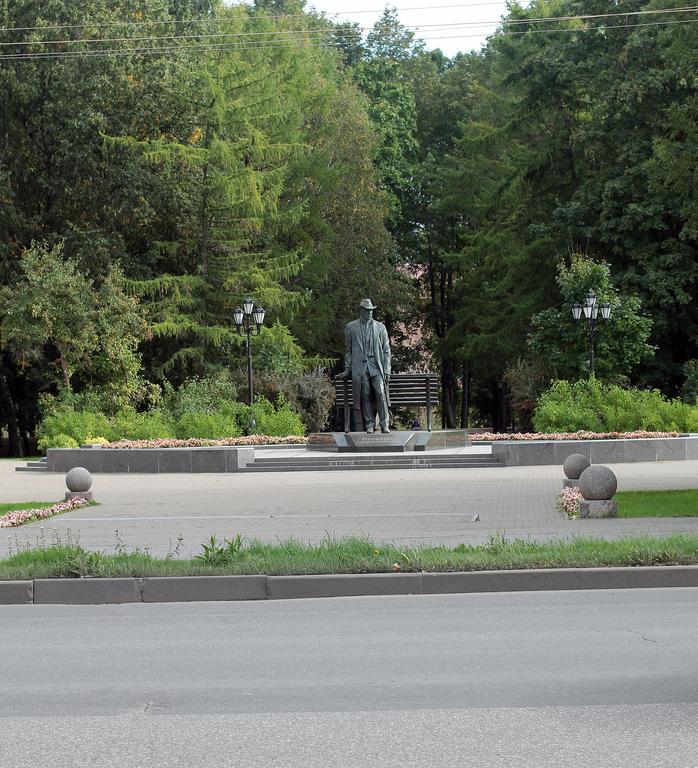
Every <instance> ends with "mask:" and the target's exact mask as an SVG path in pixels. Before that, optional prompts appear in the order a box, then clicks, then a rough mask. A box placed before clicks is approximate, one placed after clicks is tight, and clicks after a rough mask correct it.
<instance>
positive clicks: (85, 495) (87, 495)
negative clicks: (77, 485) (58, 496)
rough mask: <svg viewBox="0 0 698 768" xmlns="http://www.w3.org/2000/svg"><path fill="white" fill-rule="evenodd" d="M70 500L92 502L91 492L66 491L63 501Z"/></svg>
mask: <svg viewBox="0 0 698 768" xmlns="http://www.w3.org/2000/svg"><path fill="white" fill-rule="evenodd" d="M71 499H85V501H92V491H66V492H65V500H66V501H70V500H71Z"/></svg>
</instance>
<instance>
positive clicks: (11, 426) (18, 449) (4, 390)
mask: <svg viewBox="0 0 698 768" xmlns="http://www.w3.org/2000/svg"><path fill="white" fill-rule="evenodd" d="M0 399H1V400H2V406H3V410H4V411H5V414H6V417H7V434H8V437H9V440H8V452H9V455H10V456H17V457H19V458H20V459H21V458H22V457H23V456H24V451H23V450H22V440H21V439H20V434H19V427H18V426H17V412H16V411H15V403H14V400H13V399H12V393H11V392H10V388H9V387H8V386H7V379H6V378H5V371H3V370H2V368H0Z"/></svg>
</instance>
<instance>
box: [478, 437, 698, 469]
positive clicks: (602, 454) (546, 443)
mask: <svg viewBox="0 0 698 768" xmlns="http://www.w3.org/2000/svg"><path fill="white" fill-rule="evenodd" d="M482 444H483V445H485V444H487V443H482ZM491 445H492V456H493V457H495V458H497V459H499V461H500V463H502V464H504V465H505V466H507V467H532V466H539V465H544V464H562V463H563V462H564V461H565V459H566V458H567V457H568V456H571V455H572V454H573V453H581V454H582V455H583V456H586V457H587V459H589V461H590V462H591V463H592V464H624V463H626V462H636V461H686V460H687V459H698V435H688V436H684V437H665V438H648V439H638V440H511V441H501V442H493V443H491Z"/></svg>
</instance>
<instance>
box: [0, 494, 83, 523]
mask: <svg viewBox="0 0 698 768" xmlns="http://www.w3.org/2000/svg"><path fill="white" fill-rule="evenodd" d="M86 506H87V501H85V499H68V501H60V502H58V503H57V504H53V505H52V506H50V507H45V508H39V509H18V510H16V511H14V512H6V513H5V514H4V515H2V516H0V528H17V527H18V526H20V525H24V524H25V523H32V522H34V521H35V520H45V519H46V518H47V517H53V516H54V515H60V514H61V512H70V510H72V509H80V508H81V507H86Z"/></svg>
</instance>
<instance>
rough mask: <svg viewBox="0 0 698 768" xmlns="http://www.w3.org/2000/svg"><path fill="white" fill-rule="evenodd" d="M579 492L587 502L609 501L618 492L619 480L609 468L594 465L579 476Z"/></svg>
mask: <svg viewBox="0 0 698 768" xmlns="http://www.w3.org/2000/svg"><path fill="white" fill-rule="evenodd" d="M579 490H580V491H581V493H582V496H583V497H584V498H585V499H587V501H608V500H609V499H612V498H613V494H614V493H615V492H616V491H617V490H618V480H617V478H616V476H615V474H614V473H613V471H612V470H610V469H609V468H608V467H604V466H603V464H592V465H591V466H590V467H587V468H586V469H585V470H584V472H582V474H581V475H580V476H579Z"/></svg>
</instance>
